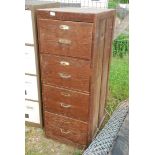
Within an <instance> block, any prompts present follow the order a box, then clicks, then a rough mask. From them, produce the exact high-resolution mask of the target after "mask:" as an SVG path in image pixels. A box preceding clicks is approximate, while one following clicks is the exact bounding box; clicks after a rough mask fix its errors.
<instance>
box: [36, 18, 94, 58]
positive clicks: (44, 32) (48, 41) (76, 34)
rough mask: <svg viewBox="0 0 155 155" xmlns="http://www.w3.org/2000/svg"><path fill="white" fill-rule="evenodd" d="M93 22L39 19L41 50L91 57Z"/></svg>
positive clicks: (57, 53)
mask: <svg viewBox="0 0 155 155" xmlns="http://www.w3.org/2000/svg"><path fill="white" fill-rule="evenodd" d="M92 28H93V24H90V23H82V22H70V21H57V20H47V19H44V20H42V19H40V20H39V39H40V52H41V53H52V54H56V55H64V56H71V57H78V58H85V59H91V43H92Z"/></svg>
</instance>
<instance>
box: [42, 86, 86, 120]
mask: <svg viewBox="0 0 155 155" xmlns="http://www.w3.org/2000/svg"><path fill="white" fill-rule="evenodd" d="M42 89H43V103H44V109H45V110H46V111H49V112H53V113H57V114H61V115H65V116H68V117H71V118H75V119H79V120H82V121H85V122H87V121H88V104H89V95H88V94H82V93H78V92H75V91H69V90H66V89H59V88H54V87H50V86H45V85H43V87H42ZM81 99H82V100H81Z"/></svg>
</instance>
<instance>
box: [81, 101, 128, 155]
mask: <svg viewBox="0 0 155 155" xmlns="http://www.w3.org/2000/svg"><path fill="white" fill-rule="evenodd" d="M127 103H128V102H125V103H123V104H121V106H120V107H119V108H118V109H117V110H116V111H115V112H114V113H113V115H112V117H111V118H110V120H109V121H108V123H107V124H106V125H105V127H104V128H103V129H102V130H101V131H100V133H99V134H98V135H97V137H96V138H95V139H94V140H93V142H92V143H91V144H90V145H89V147H88V148H87V149H86V150H85V152H84V153H83V155H107V154H108V153H109V151H110V150H111V149H112V146H113V143H114V140H115V139H116V137H117V135H118V132H119V130H120V127H121V126H122V124H123V122H124V119H125V117H126V115H127V113H128V110H129V107H128V104H127Z"/></svg>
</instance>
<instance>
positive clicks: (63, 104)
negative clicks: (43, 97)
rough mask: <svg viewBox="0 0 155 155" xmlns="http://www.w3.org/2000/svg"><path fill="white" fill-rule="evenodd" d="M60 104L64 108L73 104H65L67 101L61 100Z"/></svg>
mask: <svg viewBox="0 0 155 155" xmlns="http://www.w3.org/2000/svg"><path fill="white" fill-rule="evenodd" d="M60 105H61V107H63V108H70V107H71V105H69V104H65V103H62V102H60Z"/></svg>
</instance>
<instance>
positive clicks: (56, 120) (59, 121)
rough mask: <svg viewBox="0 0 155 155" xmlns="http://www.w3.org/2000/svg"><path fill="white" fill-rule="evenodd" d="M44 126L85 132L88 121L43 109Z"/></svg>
mask: <svg viewBox="0 0 155 155" xmlns="http://www.w3.org/2000/svg"><path fill="white" fill-rule="evenodd" d="M44 122H45V126H47V127H48V126H49V127H51V126H56V127H59V128H63V129H65V130H70V131H73V132H76V133H78V132H79V133H87V132H88V123H85V122H81V121H78V120H75V119H72V118H68V117H64V116H61V115H57V114H53V113H49V112H47V111H44Z"/></svg>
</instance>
